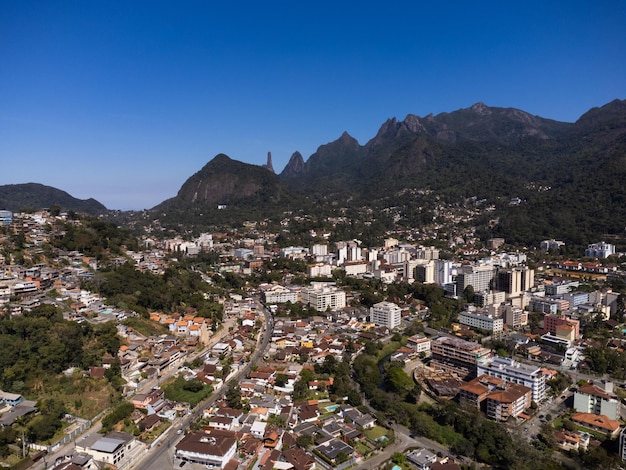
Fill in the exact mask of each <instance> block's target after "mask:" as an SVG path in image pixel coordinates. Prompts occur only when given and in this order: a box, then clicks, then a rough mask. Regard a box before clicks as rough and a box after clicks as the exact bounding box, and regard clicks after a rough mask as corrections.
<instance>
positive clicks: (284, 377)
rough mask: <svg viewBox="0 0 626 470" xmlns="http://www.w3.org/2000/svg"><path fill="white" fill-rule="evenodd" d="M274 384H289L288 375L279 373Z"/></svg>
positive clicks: (282, 385) (278, 385)
mask: <svg viewBox="0 0 626 470" xmlns="http://www.w3.org/2000/svg"><path fill="white" fill-rule="evenodd" d="M274 385H276V386H277V387H284V386H285V385H287V375H285V374H277V375H276V380H275V381H274Z"/></svg>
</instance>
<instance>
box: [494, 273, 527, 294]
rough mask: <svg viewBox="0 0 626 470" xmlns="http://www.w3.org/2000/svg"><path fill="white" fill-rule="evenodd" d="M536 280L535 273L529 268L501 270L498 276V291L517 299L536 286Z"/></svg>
mask: <svg viewBox="0 0 626 470" xmlns="http://www.w3.org/2000/svg"><path fill="white" fill-rule="evenodd" d="M534 278H535V271H534V270H533V269H530V268H529V267H528V266H517V267H515V268H512V269H499V270H498V274H497V276H496V289H497V290H499V291H503V292H505V293H506V294H507V297H517V296H519V295H520V294H521V293H522V292H524V291H525V290H529V289H530V288H531V287H532V286H533V285H534Z"/></svg>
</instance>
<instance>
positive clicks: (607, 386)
mask: <svg viewBox="0 0 626 470" xmlns="http://www.w3.org/2000/svg"><path fill="white" fill-rule="evenodd" d="M574 409H575V410H576V411H580V412H582V413H593V414H596V415H604V416H606V417H607V418H609V419H612V420H614V421H618V420H619V418H620V402H619V398H618V397H617V395H615V393H613V382H604V383H603V384H602V386H598V385H595V384H593V383H586V384H585V385H582V386H580V387H578V390H576V392H575V393H574Z"/></svg>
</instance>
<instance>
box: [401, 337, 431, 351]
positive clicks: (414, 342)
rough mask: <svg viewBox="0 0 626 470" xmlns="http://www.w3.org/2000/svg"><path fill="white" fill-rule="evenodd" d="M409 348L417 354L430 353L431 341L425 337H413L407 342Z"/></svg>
mask: <svg viewBox="0 0 626 470" xmlns="http://www.w3.org/2000/svg"><path fill="white" fill-rule="evenodd" d="M406 345H407V347H409V348H411V349H413V350H414V351H415V352H416V353H421V352H424V353H426V352H430V339H428V338H427V337H426V336H424V335H413V336H410V337H409V338H408V339H407V340H406Z"/></svg>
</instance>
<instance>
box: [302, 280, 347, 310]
mask: <svg viewBox="0 0 626 470" xmlns="http://www.w3.org/2000/svg"><path fill="white" fill-rule="evenodd" d="M300 296H301V299H302V303H303V304H304V305H310V306H311V307H313V308H314V309H315V310H317V311H318V312H324V311H325V310H327V309H329V308H330V310H339V309H342V308H344V307H345V306H346V293H345V292H344V291H343V290H342V289H339V288H338V287H336V286H335V283H334V282H312V283H311V286H309V287H303V288H302V291H301V294H300Z"/></svg>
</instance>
